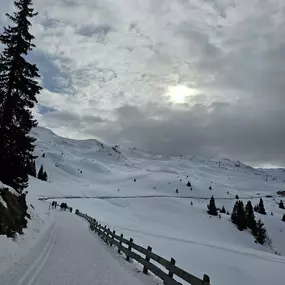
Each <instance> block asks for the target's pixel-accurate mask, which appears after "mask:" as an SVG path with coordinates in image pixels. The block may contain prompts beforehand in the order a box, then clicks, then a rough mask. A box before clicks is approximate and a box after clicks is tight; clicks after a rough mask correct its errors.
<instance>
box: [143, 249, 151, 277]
mask: <svg viewBox="0 0 285 285" xmlns="http://www.w3.org/2000/svg"><path fill="white" fill-rule="evenodd" d="M147 250H148V251H152V248H151V247H150V246H148V247H147ZM145 260H146V261H150V258H149V257H148V256H147V255H146V256H145ZM147 270H148V268H147V267H146V266H144V267H143V273H144V274H147Z"/></svg>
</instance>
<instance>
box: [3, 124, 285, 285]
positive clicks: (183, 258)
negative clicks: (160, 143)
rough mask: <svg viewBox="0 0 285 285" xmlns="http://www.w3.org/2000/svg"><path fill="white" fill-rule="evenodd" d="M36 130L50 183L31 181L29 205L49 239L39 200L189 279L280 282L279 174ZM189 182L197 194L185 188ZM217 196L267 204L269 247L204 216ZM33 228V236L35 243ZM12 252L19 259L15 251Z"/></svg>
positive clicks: (222, 201) (284, 230) (217, 283)
mask: <svg viewBox="0 0 285 285" xmlns="http://www.w3.org/2000/svg"><path fill="white" fill-rule="evenodd" d="M34 132H35V135H36V136H37V137H38V141H37V149H36V154H37V155H38V156H39V157H38V159H37V168H38V169H39V167H40V165H41V164H43V166H44V170H46V171H47V173H48V175H49V182H42V181H39V180H37V179H34V178H31V179H30V187H29V189H28V190H29V195H28V198H29V199H30V200H31V202H30V203H33V204H35V205H36V206H35V210H34V211H35V212H34V213H35V215H36V217H38V221H39V223H40V224H41V227H40V228H41V229H43V230H42V231H43V232H44V229H45V227H47V225H48V223H49V222H48V221H49V219H50V220H53V219H54V218H53V216H52V215H51V216H49V218H47V215H48V214H47V212H46V210H47V209H46V203H44V202H40V201H37V198H41V197H57V200H58V201H65V202H67V203H68V204H69V205H71V206H72V207H73V208H74V209H76V208H78V209H79V210H80V211H82V212H86V213H88V214H89V215H90V216H94V217H95V218H96V219H98V220H99V221H101V223H103V224H106V225H108V227H110V228H112V229H114V230H116V231H117V232H119V233H120V232H122V233H123V234H124V236H126V237H133V238H134V241H135V242H136V243H139V244H141V245H144V246H147V245H150V246H152V248H153V251H154V252H156V253H158V254H160V255H162V256H164V257H166V258H170V257H174V258H175V259H176V262H177V265H178V266H180V267H182V268H183V269H185V270H187V271H189V272H190V273H192V274H194V275H196V276H198V277H202V276H203V274H204V273H206V274H208V275H209V276H210V277H211V283H212V284H213V285H226V284H227V285H228V284H231V285H240V284H250V285H257V284H258V285H265V284H268V283H269V282H270V283H272V282H273V283H276V284H283V282H284V279H285V270H284V269H285V257H284V255H285V223H284V222H282V221H281V217H282V214H283V213H285V211H284V210H281V209H279V208H278V202H279V200H280V197H277V195H276V192H277V191H278V190H285V183H284V180H285V172H284V171H283V170H280V169H278V170H263V169H253V168H251V167H249V166H247V165H244V164H242V163H240V162H238V161H230V160H227V159H223V160H220V161H218V160H210V159H206V158H202V159H201V158H196V157H185V156H183V157H167V156H164V155H162V154H155V153H148V152H145V151H142V150H137V149H135V148H126V147H120V146H117V147H115V146H113V147H112V146H108V145H105V144H102V143H101V142H98V141H96V140H86V141H76V140H70V139H65V138H61V137H59V136H57V135H55V134H53V133H52V132H51V131H49V130H46V129H43V128H37V129H36V130H35V131H34ZM43 154H44V155H43ZM187 176H188V177H187ZM188 180H189V181H190V182H191V184H192V189H193V190H190V188H189V187H187V186H186V184H187V182H188ZM210 185H211V187H212V190H209V186H210ZM176 189H178V192H179V193H176ZM211 195H214V197H215V198H216V205H217V206H218V207H222V206H225V208H226V210H228V211H230V212H231V210H232V208H233V204H234V203H235V196H236V195H239V197H240V198H241V199H242V200H244V201H245V202H246V201H247V200H251V201H252V203H253V204H256V203H257V202H258V200H259V198H258V197H264V198H263V200H264V203H265V208H266V210H267V212H268V213H269V215H267V216H262V215H259V214H257V215H256V216H258V218H261V219H262V221H263V222H264V223H265V225H266V228H267V230H268V234H269V236H270V238H271V239H272V246H271V248H270V247H269V246H261V245H259V244H256V243H255V242H254V238H253V237H252V235H251V234H250V233H249V232H247V231H243V232H240V231H238V230H237V229H236V228H235V226H234V225H233V224H232V223H231V222H229V218H230V216H228V215H225V214H222V216H221V219H219V218H218V217H211V218H210V217H209V216H208V215H207V212H206V208H207V203H208V202H209V198H210V197H211ZM266 195H270V196H272V197H265V196H266ZM60 197H62V198H60ZM66 197H69V198H72V197H76V199H67V198H66ZM91 197H93V198H91ZM205 198H206V199H205ZM191 201H192V203H193V205H192V206H191ZM271 212H272V213H273V216H272V215H270V213H271ZM51 217H52V219H51ZM35 221H37V219H35V220H34V221H32V222H31V224H30V225H31V226H30V228H29V229H28V230H27V232H28V233H27V235H31V236H33V235H32V234H31V233H30V232H32V231H33V230H31V229H33V227H34V226H33V223H35ZM39 235H40V234H38V236H39ZM23 239H25V237H24V238H23ZM1 240H2V242H3V238H2V237H0V242H1ZM8 243H9V244H13V242H12V241H9V242H8ZM18 244H21V242H17V243H16V245H15V247H18ZM0 247H1V244H0ZM19 247H20V245H19ZM11 248H12V247H11ZM7 251H8V252H12V253H13V249H10V248H8V250H7ZM275 251H276V252H278V253H281V256H279V255H276V254H274V252H275ZM1 254H2V253H1V252H0V262H1ZM8 259H9V258H8V257H7V258H6V260H8ZM9 260H10V259H9ZM1 266H2V265H1V263H0V268H2V267H1ZM0 273H1V271H0ZM0 283H1V282H0ZM74 284H76V283H74ZM85 284H87V283H85Z"/></svg>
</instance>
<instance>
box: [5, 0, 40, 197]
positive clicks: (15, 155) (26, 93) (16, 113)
mask: <svg viewBox="0 0 285 285" xmlns="http://www.w3.org/2000/svg"><path fill="white" fill-rule="evenodd" d="M14 5H15V6H16V9H17V11H16V12H14V13H13V15H9V14H6V15H7V17H8V18H9V20H10V21H12V22H13V23H14V26H10V25H8V26H7V27H4V32H3V33H2V34H1V35H0V43H1V44H2V45H3V46H4V49H3V51H2V52H1V53H0V168H1V171H0V181H2V182H3V183H5V184H8V185H10V186H12V187H14V188H15V189H16V190H17V191H19V192H21V191H23V189H24V188H26V187H27V186H28V173H29V165H30V161H32V160H33V159H34V158H35V157H34V156H33V150H34V147H35V145H34V142H35V138H33V137H31V136H29V132H30V130H31V129H32V128H33V127H35V126H37V122H36V120H34V119H33V115H32V112H31V108H33V107H34V104H35V103H37V100H36V95H37V94H39V93H40V90H41V87H40V86H39V85H38V82H37V81H36V80H35V79H36V78H39V77H40V75H39V74H38V69H37V67H36V65H34V64H31V63H29V62H28V61H27V60H26V59H27V54H28V52H29V51H31V50H32V49H33V48H34V47H35V46H34V45H33V44H32V43H31V41H32V40H33V39H34V37H33V36H32V35H31V34H30V33H29V28H30V26H31V23H30V21H29V19H30V18H32V17H34V16H35V15H36V13H34V9H33V8H31V6H32V0H16V1H15V2H14Z"/></svg>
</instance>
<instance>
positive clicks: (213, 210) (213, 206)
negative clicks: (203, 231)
mask: <svg viewBox="0 0 285 285" xmlns="http://www.w3.org/2000/svg"><path fill="white" fill-rule="evenodd" d="M208 214H209V215H212V216H217V215H218V211H217V208H216V204H215V199H214V196H212V197H211V199H210V204H209V205H208Z"/></svg>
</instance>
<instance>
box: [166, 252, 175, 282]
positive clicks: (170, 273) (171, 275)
mask: <svg viewBox="0 0 285 285" xmlns="http://www.w3.org/2000/svg"><path fill="white" fill-rule="evenodd" d="M175 262H176V261H175V259H174V258H172V257H171V259H170V263H171V264H173V265H175ZM168 276H169V277H170V278H173V272H171V271H170V270H169V273H168Z"/></svg>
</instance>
